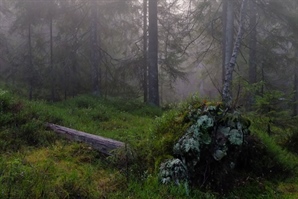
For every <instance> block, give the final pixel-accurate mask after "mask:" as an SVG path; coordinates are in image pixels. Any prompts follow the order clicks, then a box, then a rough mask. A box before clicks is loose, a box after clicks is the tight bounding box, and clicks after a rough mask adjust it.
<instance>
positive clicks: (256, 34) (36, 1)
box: [0, 0, 298, 114]
mask: <svg viewBox="0 0 298 199" xmlns="http://www.w3.org/2000/svg"><path fill="white" fill-rule="evenodd" d="M152 2H153V4H154V2H155V3H157V10H156V11H157V13H153V12H154V10H151V12H150V3H152ZM241 2H242V1H239V0H230V1H229V0H223V1H220V0H208V1H207V0H158V1H157V2H156V1H153V0H152V1H151V0H149V1H147V0H143V1H141V0H109V1H108V0H97V1H92V0H1V2H0V3H1V5H0V8H1V10H0V11H1V17H0V27H1V28H0V32H1V34H0V51H1V56H0V71H1V73H0V76H1V80H2V82H3V83H5V84H6V85H9V86H11V87H14V88H15V89H16V90H17V91H18V92H20V93H22V94H23V95H26V96H28V98H29V99H46V100H49V101H60V100H64V99H67V98H71V97H74V96H76V95H79V94H83V93H94V94H97V95H101V96H104V97H107V96H117V97H124V98H139V99H142V100H144V101H145V102H146V101H148V92H149V90H150V88H151V87H153V86H152V85H151V83H150V80H148V79H150V78H149V77H150V74H151V73H150V70H152V69H151V68H150V66H148V65H150V63H151V61H152V60H150V59H152V56H151V54H152V53H151V54H150V45H152V42H153V40H150V30H151V29H152V26H150V23H149V22H150V13H151V15H152V14H153V15H154V14H157V30H156V31H158V37H157V40H156V41H155V42H158V43H157V44H156V46H158V59H157V61H156V62H157V65H158V80H157V81H158V82H157V85H158V88H157V89H156V91H155V92H158V94H159V97H158V101H159V102H160V103H161V104H166V103H170V102H176V101H180V100H181V99H185V98H187V97H189V96H190V95H192V94H194V93H197V94H198V95H199V96H200V97H204V98H212V99H220V98H221V92H222V85H223V81H224V76H225V68H226V67H227V64H228V62H229V61H230V57H231V50H232V48H233V45H234V41H235V38H236V36H237V29H238V27H239V25H240V21H239V18H240V13H241V9H240V6H241ZM148 3H149V4H148ZM297 4H298V3H297V2H296V1H295V0H285V1H279V0H250V1H248V5H247V9H246V12H245V17H244V20H243V30H244V34H243V39H242V41H241V49H240V52H239V56H238V58H237V64H236V67H235V70H234V76H233V99H234V103H236V104H240V105H245V106H251V105H252V104H253V103H254V98H255V97H258V96H262V97H264V95H268V96H270V95H274V96H277V99H279V100H281V101H283V102H286V103H284V106H287V107H289V106H291V107H292V106H295V107H296V104H295V103H293V102H295V101H296V100H297V96H298V93H297V92H296V90H297V85H298V78H297V75H298V68H297V42H298V34H297V31H298V21H297V19H298V17H297V12H296V8H297ZM153 20H154V19H153ZM241 23H242V22H241ZM153 32H154V30H153ZM153 45H154V44H153ZM155 86H156V85H155ZM149 93H150V92H149ZM149 101H150V100H149ZM293 110H294V111H293V112H294V114H296V112H297V111H296V110H297V107H296V108H294V109H293Z"/></svg>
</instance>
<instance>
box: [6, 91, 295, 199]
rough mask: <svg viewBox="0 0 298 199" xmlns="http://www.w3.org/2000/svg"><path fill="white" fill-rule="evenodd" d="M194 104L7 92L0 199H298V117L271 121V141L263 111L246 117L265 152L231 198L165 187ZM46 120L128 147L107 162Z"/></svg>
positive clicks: (257, 156) (239, 181)
mask: <svg viewBox="0 0 298 199" xmlns="http://www.w3.org/2000/svg"><path fill="white" fill-rule="evenodd" d="M189 103H193V102H188V103H185V104H183V105H180V106H179V108H177V106H175V107H174V108H171V109H170V110H168V111H163V110H161V109H159V108H155V107H150V106H147V105H144V104H143V103H141V102H138V101H131V100H123V99H115V98H113V99H101V98H96V97H92V96H88V95H83V96H78V97H76V98H73V99H69V100H66V101H63V102H58V103H47V102H42V101H31V102H30V101H27V100H24V99H21V98H19V97H18V96H15V95H13V94H11V93H10V92H7V91H4V90H0V198H21V199H22V198H30V199H32V198H49V199H52V198H91V199H92V198H136V199H139V198H144V199H148V198H152V199H158V198H163V199H165V198H235V199H236V198H243V199H246V198H252V199H254V198H298V178H297V177H296V176H297V173H298V172H297V165H298V157H297V151H298V147H297V146H298V139H297V137H298V136H297V134H296V133H295V132H296V129H295V121H296V122H297V121H298V120H296V119H295V118H290V119H289V120H291V121H289V122H288V123H289V124H290V125H286V126H284V125H281V124H279V123H278V122H277V123H276V124H275V123H273V122H271V123H270V125H271V130H272V132H270V136H269V135H268V132H267V128H268V119H267V118H266V117H263V116H260V115H257V114H255V113H250V114H247V115H246V117H248V118H249V119H250V120H251V123H252V125H251V132H252V135H255V139H258V142H257V143H258V144H256V146H259V145H261V148H258V150H259V149H263V150H264V153H263V152H260V151H255V152H254V151H253V152H252V153H249V154H245V153H244V154H243V155H247V156H248V157H251V160H252V161H254V163H253V164H251V166H252V168H251V170H245V171H243V172H241V171H239V172H238V173H237V174H238V175H240V177H239V178H237V181H236V182H234V183H233V188H232V190H229V192H226V193H225V194H224V195H223V194H221V193H219V192H216V191H214V190H208V187H207V188H206V187H205V188H204V189H200V187H192V188H190V187H188V188H187V187H185V186H183V185H181V186H175V185H167V186H165V185H161V184H160V183H159V181H158V178H157V173H158V168H159V165H160V163H161V162H162V161H164V160H165V159H167V158H171V150H172V146H173V144H174V142H175V141H177V139H179V137H180V136H181V135H183V133H184V132H185V130H186V129H187V128H188V126H189V123H188V122H187V121H185V117H186V115H187V114H188V113H187V111H186V110H187V109H188V106H189ZM193 106H194V107H195V106H196V105H195V103H194V104H193ZM45 122H51V123H56V124H60V125H64V126H66V127H69V128H74V129H77V130H81V131H85V132H88V133H92V134H97V135H101V136H105V137H108V138H112V139H116V140H120V141H123V142H125V143H127V147H126V148H125V149H123V150H124V151H121V150H118V151H115V152H114V156H110V157H106V156H103V155H102V154H100V153H99V152H97V151H94V150H93V149H92V148H90V147H89V146H87V145H85V144H82V143H73V142H71V141H68V140H65V139H63V138H60V137H58V136H57V135H55V133H53V132H51V131H49V130H48V129H46V128H45V125H44V124H45ZM295 136H296V137H295ZM295 138H296V139H297V140H295ZM258 152H259V153H258ZM128 154H129V155H128ZM227 182H228V180H227ZM231 186H232V185H231Z"/></svg>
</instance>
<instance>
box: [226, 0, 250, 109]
mask: <svg viewBox="0 0 298 199" xmlns="http://www.w3.org/2000/svg"><path fill="white" fill-rule="evenodd" d="M246 4H247V0H243V1H242V4H241V9H240V20H239V27H238V33H237V38H236V41H235V44H234V48H233V53H232V57H231V59H230V63H229V65H228V67H227V68H226V74H225V81H224V85H223V92H222V98H223V103H224V104H225V105H226V106H227V107H231V106H232V89H231V87H232V80H233V71H234V68H235V65H236V60H237V56H238V53H239V49H240V45H241V40H242V36H243V28H244V27H243V25H244V17H245V14H246Z"/></svg>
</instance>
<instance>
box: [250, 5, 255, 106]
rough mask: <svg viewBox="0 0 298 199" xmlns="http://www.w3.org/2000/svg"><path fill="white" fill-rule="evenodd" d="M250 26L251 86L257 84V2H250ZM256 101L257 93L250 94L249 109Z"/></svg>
mask: <svg viewBox="0 0 298 199" xmlns="http://www.w3.org/2000/svg"><path fill="white" fill-rule="evenodd" d="M249 26H250V29H251V32H250V38H249V78H248V81H249V83H250V84H254V83H256V82H257V9H256V1H255V0H250V1H249ZM254 101H255V93H250V96H249V99H248V103H249V107H251V106H252V105H253V103H254Z"/></svg>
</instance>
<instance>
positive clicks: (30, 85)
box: [28, 22, 34, 100]
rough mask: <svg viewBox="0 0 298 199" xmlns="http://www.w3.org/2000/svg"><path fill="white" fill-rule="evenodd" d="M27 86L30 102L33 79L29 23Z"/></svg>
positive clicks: (29, 26)
mask: <svg viewBox="0 0 298 199" xmlns="http://www.w3.org/2000/svg"><path fill="white" fill-rule="evenodd" d="M28 53H29V55H28V59H29V60H28V62H29V63H28V73H29V75H28V76H29V78H28V84H29V100H32V97H33V79H34V74H33V73H34V71H33V57H32V56H33V55H32V35H31V23H30V22H29V24H28Z"/></svg>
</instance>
